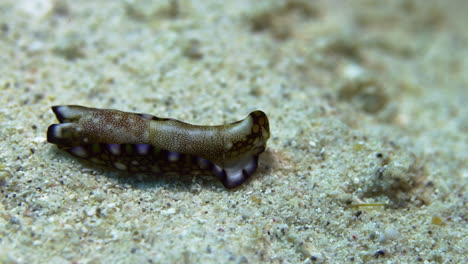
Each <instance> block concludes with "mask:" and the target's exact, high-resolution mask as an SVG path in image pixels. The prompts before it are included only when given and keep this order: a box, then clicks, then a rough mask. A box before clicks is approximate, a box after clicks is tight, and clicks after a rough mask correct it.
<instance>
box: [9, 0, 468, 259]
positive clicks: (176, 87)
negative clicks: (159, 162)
mask: <svg viewBox="0 0 468 264" xmlns="http://www.w3.org/2000/svg"><path fill="white" fill-rule="evenodd" d="M226 2H227V3H224V1H215V0H213V1H206V0H205V1H188V0H180V1H172V2H171V1H150V0H144V1H131V0H128V1H60V0H57V1H53V0H16V1H13V0H3V1H1V3H0V11H1V13H2V16H0V88H1V90H0V91H1V99H0V100H1V106H0V124H1V132H0V135H1V138H2V141H0V162H1V163H0V188H1V194H2V196H1V198H0V201H1V202H0V263H80V264H81V263H351V262H353V263H384V262H385V263H466V262H468V257H467V250H466V249H467V248H468V232H467V200H468V199H467V192H466V191H467V179H468V107H467V106H466V102H467V101H468V92H467V91H468V88H467V87H468V75H467V74H466V73H467V72H468V49H467V48H466V47H467V46H468V30H467V25H468V16H466V10H467V9H468V2H467V1H464V0H459V1H455V0H450V1H443V2H442V1H403V0H401V1H400V0H399V1H392V3H391V4H388V3H384V2H383V1H382V2H381V1H365V0H361V1H352V2H353V3H354V5H351V4H349V2H350V1H346V3H348V4H346V5H345V4H343V2H345V1H306V0H304V1H299V0H294V1H293V0H291V1H248V0H242V1H226ZM252 2H259V3H257V4H252ZM171 3H172V4H171ZM310 3H313V4H310ZM57 104H80V105H85V106H92V107H100V108H114V109H119V110H124V111H136V112H145V113H149V114H154V115H157V116H161V117H172V118H176V119H179V120H184V121H186V122H191V123H196V124H206V125H214V124H221V123H224V122H231V121H235V120H239V119H241V118H244V117H245V116H246V115H247V114H248V113H249V112H250V111H251V110H254V109H261V110H263V111H264V112H266V113H267V114H268V116H269V118H270V123H271V134H272V137H271V138H270V141H269V142H268V151H267V152H266V153H265V154H263V155H262V157H261V160H260V168H259V170H258V172H257V173H256V174H255V175H254V176H253V177H252V179H251V180H249V181H248V182H247V183H245V184H244V185H242V186H241V187H240V188H238V189H236V190H234V191H228V190H226V189H225V188H224V187H223V186H222V185H221V183H220V182H219V181H217V180H216V179H212V178H211V177H209V176H207V177H191V176H190V177H184V175H181V176H180V177H175V178H170V177H165V178H162V179H161V180H156V181H151V182H148V181H140V180H138V179H137V178H135V179H125V178H122V175H120V174H117V173H116V172H114V171H107V170H103V169H96V168H93V167H89V166H87V165H85V164H82V163H80V162H78V161H77V160H75V159H74V158H72V157H70V156H68V155H65V154H64V153H62V152H61V151H59V150H57V148H56V147H55V146H53V145H51V144H48V143H46V141H45V132H46V130H47V127H48V126H49V125H50V124H53V123H56V122H57V121H56V120H55V118H54V116H53V113H52V112H51V111H50V106H52V105H57Z"/></svg>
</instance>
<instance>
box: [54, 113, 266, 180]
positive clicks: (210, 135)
mask: <svg viewBox="0 0 468 264" xmlns="http://www.w3.org/2000/svg"><path fill="white" fill-rule="evenodd" d="M52 111H53V112H54V114H55V116H56V117H57V119H58V120H59V122H60V124H53V125H51V126H49V128H48V130H47V141H48V142H50V143H53V144H56V145H57V146H58V147H59V148H60V149H63V150H65V151H67V152H69V153H70V154H72V155H73V156H76V157H79V158H82V159H86V160H89V161H91V162H93V163H96V164H98V165H102V166H107V167H112V168H115V169H118V170H124V171H129V172H154V173H157V174H164V173H168V172H178V173H190V172H192V171H211V172H212V173H213V174H214V175H215V176H216V177H217V178H218V179H220V181H221V182H222V183H223V185H224V186H225V187H226V188H234V187H237V186H239V185H241V184H242V183H244V182H245V181H246V180H247V179H248V178H249V177H250V176H251V175H252V174H253V173H254V172H255V171H256V169H257V166H258V156H259V155H260V154H261V153H262V152H264V151H265V148H266V142H267V140H268V138H269V137H270V130H269V122H268V117H267V116H266V114H265V113H263V112H262V111H258V110H257V111H254V112H252V113H250V114H249V115H248V116H247V117H246V118H245V119H243V120H240V121H237V122H233V123H230V124H225V125H219V126H198V125H191V124H188V123H184V122H181V121H178V120H175V119H171V118H159V117H156V116H152V115H149V114H137V113H128V112H122V111H118V110H111V109H97V108H88V107H84V106H78V105H59V106H53V107H52Z"/></svg>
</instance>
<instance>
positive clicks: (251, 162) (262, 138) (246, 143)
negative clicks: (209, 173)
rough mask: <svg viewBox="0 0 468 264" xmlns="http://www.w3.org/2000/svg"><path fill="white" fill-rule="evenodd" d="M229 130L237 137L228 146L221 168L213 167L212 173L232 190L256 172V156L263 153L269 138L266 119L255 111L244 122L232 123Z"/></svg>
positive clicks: (263, 114)
mask: <svg viewBox="0 0 468 264" xmlns="http://www.w3.org/2000/svg"><path fill="white" fill-rule="evenodd" d="M229 130H230V133H232V134H234V135H237V137H235V138H237V139H236V140H235V142H231V143H232V144H231V143H230V144H229V145H230V148H229V150H228V151H227V152H226V153H225V157H224V158H225V159H224V162H223V164H222V166H221V167H218V166H215V169H214V173H215V174H216V175H218V177H219V178H220V180H221V182H222V183H223V184H224V186H225V187H226V188H234V187H237V186H239V185H241V184H242V183H244V182H245V181H246V180H247V179H248V178H249V177H250V176H251V175H252V174H253V173H254V172H255V171H256V170H257V167H258V156H259V155H260V154H261V153H262V152H264V151H265V148H266V142H267V140H268V138H269V137H270V127H269V122H268V117H267V115H266V114H265V113H264V112H262V111H259V110H257V111H254V112H252V113H250V114H249V116H247V118H245V119H244V120H241V121H238V122H236V123H234V124H233V126H232V127H231V129H229Z"/></svg>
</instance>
